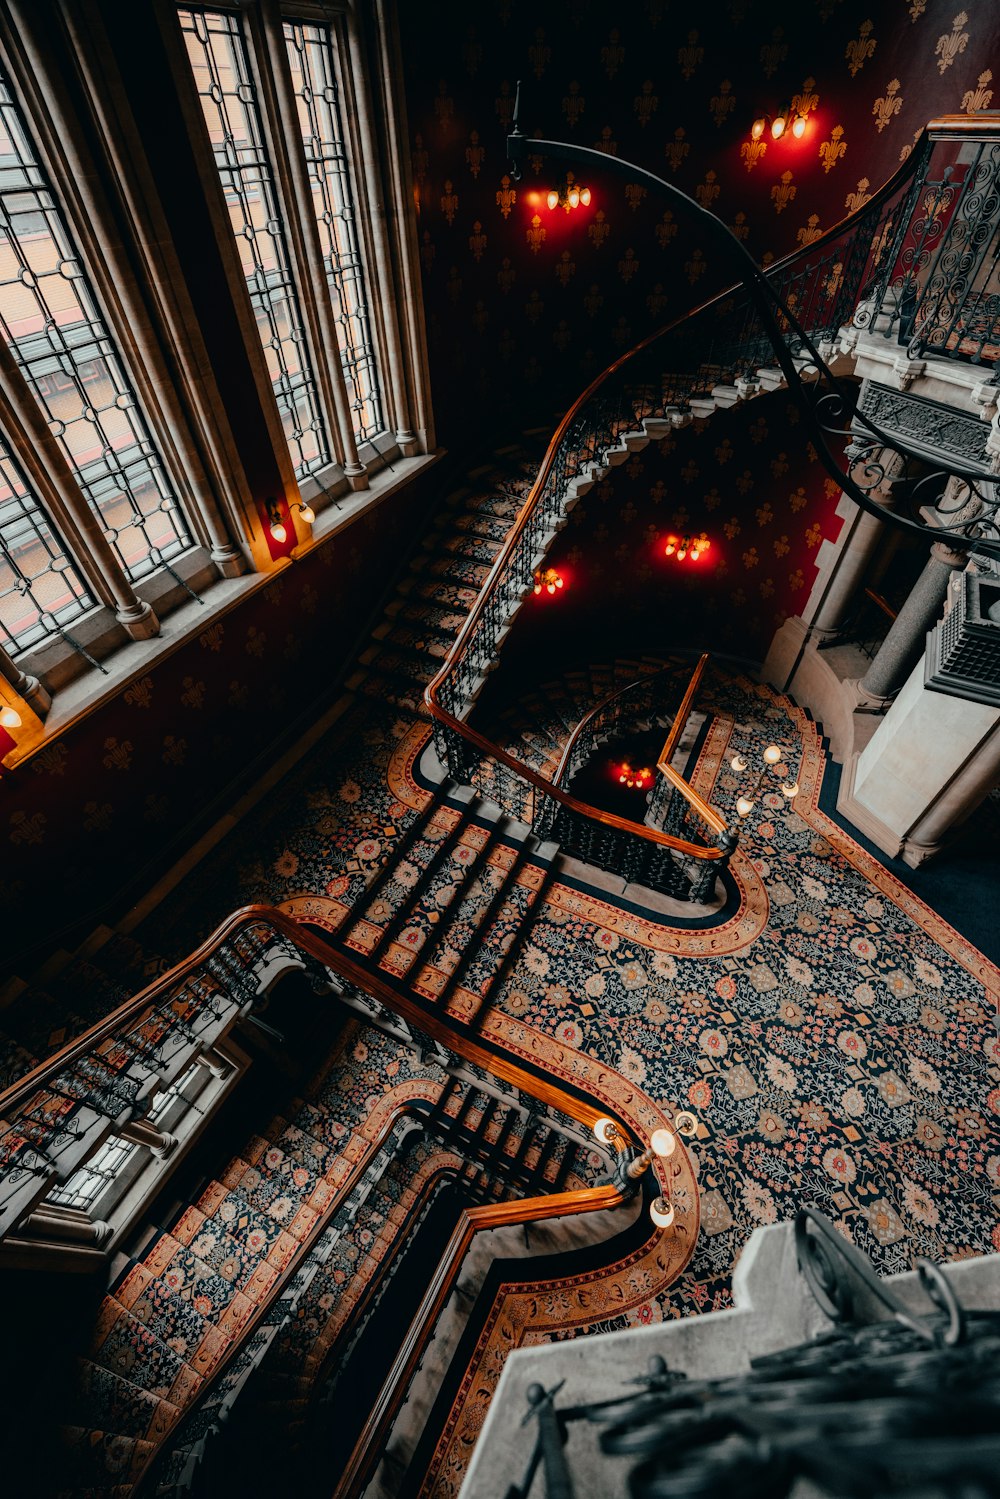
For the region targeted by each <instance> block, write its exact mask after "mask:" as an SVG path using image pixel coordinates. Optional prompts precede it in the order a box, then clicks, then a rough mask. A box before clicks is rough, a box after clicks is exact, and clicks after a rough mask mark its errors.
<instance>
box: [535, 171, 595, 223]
mask: <svg viewBox="0 0 1000 1499" xmlns="http://www.w3.org/2000/svg"><path fill="white" fill-rule="evenodd" d="M545 202H546V204H547V206H548V207H549V208H564V209H565V210H566V212H567V213H569V211H570V209H572V208H579V207H580V206H581V204H582V206H583V207H584V208H586V207H587V206H588V205H589V203H590V188H589V187H581V186H580V184H579V183H578V182H576V181H574V178H573V173H572V172H567V173H566V181H565V182H564V183H563V185H562V187H559V188H555V187H550V188H549V190H548V193H547V194H546V197H545Z"/></svg>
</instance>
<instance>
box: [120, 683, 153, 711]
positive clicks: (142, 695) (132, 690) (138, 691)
mask: <svg viewBox="0 0 1000 1499" xmlns="http://www.w3.org/2000/svg"><path fill="white" fill-rule="evenodd" d="M122 696H123V698H124V699H125V701H126V702H127V703H128V705H129V707H130V708H148V707H150V706H151V704H152V701H153V679H152V677H140V678H139V680H138V681H137V682H133V683H132V685H131V687H129V688H127V689H126V691H125V692H123V693H122Z"/></svg>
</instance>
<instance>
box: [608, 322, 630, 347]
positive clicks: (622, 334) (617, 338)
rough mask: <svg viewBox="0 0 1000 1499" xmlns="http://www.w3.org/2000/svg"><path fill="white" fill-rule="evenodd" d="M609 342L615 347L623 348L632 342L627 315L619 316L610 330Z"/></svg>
mask: <svg viewBox="0 0 1000 1499" xmlns="http://www.w3.org/2000/svg"><path fill="white" fill-rule="evenodd" d="M611 342H612V343H613V344H614V346H615V348H616V349H624V348H626V347H627V346H628V345H629V344H630V343H631V342H632V324H631V323H630V322H629V320H628V318H627V317H620V318H619V319H618V320H617V322H616V323H615V326H614V327H613V328H612V330H611Z"/></svg>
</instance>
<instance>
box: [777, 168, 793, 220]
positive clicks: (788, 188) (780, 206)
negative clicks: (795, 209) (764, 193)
mask: <svg viewBox="0 0 1000 1499" xmlns="http://www.w3.org/2000/svg"><path fill="white" fill-rule="evenodd" d="M797 192H798V188H797V187H793V185H792V174H791V172H782V174H781V176H780V177H779V179H778V181H777V182H776V183H775V184H774V186H773V187H772V189H771V202H772V203H773V204H774V211H775V213H784V211H785V209H786V208H787V207H788V205H789V203H791V201H792V199H793V198H794V197H795V194H796V193H797Z"/></svg>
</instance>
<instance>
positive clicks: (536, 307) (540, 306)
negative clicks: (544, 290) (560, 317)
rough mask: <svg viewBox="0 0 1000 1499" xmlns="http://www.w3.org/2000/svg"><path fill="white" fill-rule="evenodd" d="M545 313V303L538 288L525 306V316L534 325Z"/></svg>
mask: <svg viewBox="0 0 1000 1499" xmlns="http://www.w3.org/2000/svg"><path fill="white" fill-rule="evenodd" d="M544 311H545V303H544V302H543V301H542V298H541V296H540V295H539V292H538V288H537V287H536V288H535V290H534V291H533V292H532V293H531V296H530V297H529V298H528V300H527V302H526V303H525V305H524V315H525V317H526V318H527V319H528V322H529V323H532V324H534V323H537V322H538V320H539V318H540V317H541V315H542V313H543V312H544Z"/></svg>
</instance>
